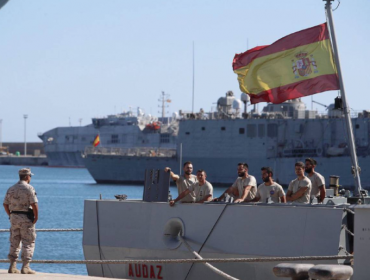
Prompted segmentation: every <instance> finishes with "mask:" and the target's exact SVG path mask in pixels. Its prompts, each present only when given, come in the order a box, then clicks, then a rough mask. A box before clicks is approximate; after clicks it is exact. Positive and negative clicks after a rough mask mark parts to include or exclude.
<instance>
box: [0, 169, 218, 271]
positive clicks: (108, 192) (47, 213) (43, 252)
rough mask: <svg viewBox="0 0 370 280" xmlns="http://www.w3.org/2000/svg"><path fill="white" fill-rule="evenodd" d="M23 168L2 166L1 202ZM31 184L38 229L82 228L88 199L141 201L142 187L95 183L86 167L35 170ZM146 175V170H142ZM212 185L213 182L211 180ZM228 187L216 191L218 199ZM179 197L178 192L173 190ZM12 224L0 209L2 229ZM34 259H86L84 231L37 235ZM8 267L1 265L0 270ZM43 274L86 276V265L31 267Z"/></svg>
mask: <svg viewBox="0 0 370 280" xmlns="http://www.w3.org/2000/svg"><path fill="white" fill-rule="evenodd" d="M21 168H23V167H21V166H4V165H2V166H0V199H1V201H3V199H4V196H5V193H6V191H7V189H8V188H9V187H10V186H12V185H14V184H15V183H17V181H18V170H19V169H21ZM31 169H32V173H34V174H35V175H34V176H33V177H32V180H31V185H32V186H33V187H34V188H35V190H36V193H37V198H38V200H39V220H38V222H37V224H36V228H39V229H61V228H82V227H83V208H84V200H85V199H99V196H100V194H101V195H102V198H103V199H114V195H115V194H126V195H127V196H128V199H141V198H142V195H143V187H142V186H131V185H102V184H96V182H95V181H94V180H93V178H92V177H91V176H90V174H89V172H88V171H87V170H86V169H84V168H51V167H32V168H31ZM143 173H144V171H143ZM211 182H212V181H211ZM224 189H225V188H215V190H214V195H215V196H219V195H220V194H221V193H222V191H223V190H224ZM170 190H171V194H172V196H173V197H174V198H176V196H177V189H176V188H175V187H171V189H170ZM9 227H10V223H9V220H8V216H7V215H6V213H5V210H3V209H0V229H9ZM8 252H9V232H4V233H2V232H0V259H7V255H8ZM33 259H35V260H84V255H83V250H82V232H38V233H37V238H36V248H35V253H34V256H33ZM20 266H21V265H20V263H19V264H18V267H19V268H20ZM8 267H9V265H8V264H5V263H0V269H8ZM32 268H33V269H35V270H36V271H40V272H50V273H66V274H80V275H87V271H86V266H85V265H77V264H32Z"/></svg>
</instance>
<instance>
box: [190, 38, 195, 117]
mask: <svg viewBox="0 0 370 280" xmlns="http://www.w3.org/2000/svg"><path fill="white" fill-rule="evenodd" d="M194 53H195V52H194V41H193V102H192V106H191V112H192V113H193V114H194V79H195V78H194V72H195V67H194Z"/></svg>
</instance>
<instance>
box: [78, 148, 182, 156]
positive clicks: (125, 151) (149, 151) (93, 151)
mask: <svg viewBox="0 0 370 280" xmlns="http://www.w3.org/2000/svg"><path fill="white" fill-rule="evenodd" d="M85 155H120V156H132V157H176V149H170V148H154V147H138V148H115V147H86V148H85Z"/></svg>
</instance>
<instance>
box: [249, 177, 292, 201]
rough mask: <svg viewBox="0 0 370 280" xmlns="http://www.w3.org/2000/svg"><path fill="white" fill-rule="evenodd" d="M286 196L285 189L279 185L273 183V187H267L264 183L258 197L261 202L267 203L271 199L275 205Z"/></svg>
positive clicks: (259, 187)
mask: <svg viewBox="0 0 370 280" xmlns="http://www.w3.org/2000/svg"><path fill="white" fill-rule="evenodd" d="M284 195H285V192H284V190H283V187H282V186H280V185H279V184H278V183H275V182H273V183H272V184H271V186H266V185H265V183H262V184H261V185H259V186H258V189H257V195H256V196H257V197H259V198H260V200H259V201H260V202H264V203H266V202H267V200H268V199H269V198H270V197H271V200H272V201H273V202H274V203H279V202H280V198H281V197H283V196H284Z"/></svg>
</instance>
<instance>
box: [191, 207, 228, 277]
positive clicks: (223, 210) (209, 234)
mask: <svg viewBox="0 0 370 280" xmlns="http://www.w3.org/2000/svg"><path fill="white" fill-rule="evenodd" d="M227 206H228V204H225V207H224V209H222V212H221V214H220V216H219V217H218V219H217V221H216V222H215V224H214V225H213V227H212V229H211V230H210V232H209V233H208V236H207V237H206V239H205V240H204V242H203V244H202V246H201V247H200V249H199V251H198V254H199V253H200V251H202V249H203V247H204V245H205V244H206V242H207V240H208V238H209V237H210V236H211V233H212V232H213V230H214V229H215V227H216V225H217V224H218V221H219V220H220V219H221V217H222V215H223V214H224V212H225V210H226V208H227ZM193 265H194V263H192V264H191V266H190V268H189V271H188V273H187V274H186V276H185V280H186V279H187V278H188V276H189V274H190V271H191V270H192V268H193Z"/></svg>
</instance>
